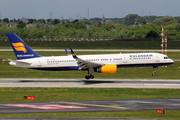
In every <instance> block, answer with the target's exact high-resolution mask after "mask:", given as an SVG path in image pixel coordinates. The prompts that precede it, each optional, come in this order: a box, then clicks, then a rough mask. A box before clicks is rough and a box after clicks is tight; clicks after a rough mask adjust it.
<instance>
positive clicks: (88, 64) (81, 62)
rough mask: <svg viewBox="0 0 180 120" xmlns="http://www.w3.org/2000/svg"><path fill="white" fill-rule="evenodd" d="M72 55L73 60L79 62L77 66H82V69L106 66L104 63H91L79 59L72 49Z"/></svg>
mask: <svg viewBox="0 0 180 120" xmlns="http://www.w3.org/2000/svg"><path fill="white" fill-rule="evenodd" d="M70 49H71V48H70ZM71 53H72V56H73V58H74V59H75V60H76V61H77V64H78V65H79V66H80V69H87V68H93V67H100V66H102V65H104V64H102V63H97V62H91V61H87V60H83V59H81V58H78V57H77V56H76V54H75V53H74V51H73V50H72V49H71Z"/></svg>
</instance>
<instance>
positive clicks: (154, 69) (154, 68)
mask: <svg viewBox="0 0 180 120" xmlns="http://www.w3.org/2000/svg"><path fill="white" fill-rule="evenodd" d="M156 68H157V67H156V66H153V73H152V76H155V72H156Z"/></svg>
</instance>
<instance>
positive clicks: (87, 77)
mask: <svg viewBox="0 0 180 120" xmlns="http://www.w3.org/2000/svg"><path fill="white" fill-rule="evenodd" d="M93 71H94V69H93V68H92V67H90V68H89V69H88V75H87V76H85V79H88V80H89V79H94V75H91V74H92V72H93Z"/></svg>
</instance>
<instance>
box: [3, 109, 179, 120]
mask: <svg viewBox="0 0 180 120" xmlns="http://www.w3.org/2000/svg"><path fill="white" fill-rule="evenodd" d="M0 117H25V118H27V117H52V118H53V117H123V118H151V119H153V118H154V119H155V118H156V119H179V118H180V110H168V111H167V113H166V114H157V113H156V111H155V110H153V111H152V110H150V111H119V112H65V113H26V114H0Z"/></svg>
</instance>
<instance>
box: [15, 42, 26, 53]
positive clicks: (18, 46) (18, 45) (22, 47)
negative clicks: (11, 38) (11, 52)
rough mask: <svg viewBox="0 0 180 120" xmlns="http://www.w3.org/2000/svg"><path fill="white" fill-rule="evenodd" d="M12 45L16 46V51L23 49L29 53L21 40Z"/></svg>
mask: <svg viewBox="0 0 180 120" xmlns="http://www.w3.org/2000/svg"><path fill="white" fill-rule="evenodd" d="M12 45H13V46H14V49H15V50H16V51H23V52H24V53H27V50H26V48H25V46H24V44H23V43H20V42H18V43H12Z"/></svg>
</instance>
